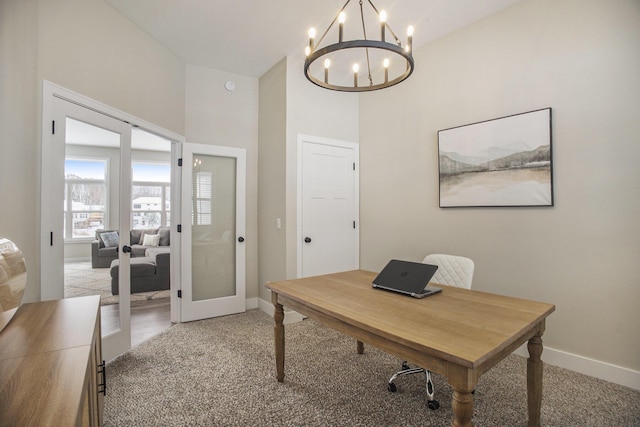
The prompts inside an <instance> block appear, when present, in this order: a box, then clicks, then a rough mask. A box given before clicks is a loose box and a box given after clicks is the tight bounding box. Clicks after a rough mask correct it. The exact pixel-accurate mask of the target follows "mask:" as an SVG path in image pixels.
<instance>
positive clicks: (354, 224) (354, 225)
mask: <svg viewBox="0 0 640 427" xmlns="http://www.w3.org/2000/svg"><path fill="white" fill-rule="evenodd" d="M353 228H354V230H355V228H356V222H355V221H353Z"/></svg>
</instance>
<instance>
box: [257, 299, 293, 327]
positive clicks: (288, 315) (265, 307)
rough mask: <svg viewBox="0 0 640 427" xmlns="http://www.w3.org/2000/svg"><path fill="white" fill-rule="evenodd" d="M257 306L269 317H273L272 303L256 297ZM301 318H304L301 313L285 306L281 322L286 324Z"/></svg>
mask: <svg viewBox="0 0 640 427" xmlns="http://www.w3.org/2000/svg"><path fill="white" fill-rule="evenodd" d="M258 308H259V309H260V310H262V311H264V312H265V313H267V314H268V315H269V316H271V317H273V313H274V312H275V311H276V310H275V308H274V307H273V304H271V303H270V302H269V301H265V300H263V299H262V298H258ZM302 320H304V316H303V315H302V314H300V313H298V312H296V311H293V310H287V307H285V310H284V321H283V322H282V323H283V324H285V325H288V324H289V323H296V322H300V321H302Z"/></svg>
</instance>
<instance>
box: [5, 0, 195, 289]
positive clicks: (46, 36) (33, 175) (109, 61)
mask: <svg viewBox="0 0 640 427" xmlns="http://www.w3.org/2000/svg"><path fill="white" fill-rule="evenodd" d="M0 47H1V50H0V59H1V60H0V87H1V88H2V94H1V95H0V138H1V139H0V153H1V154H0V178H1V180H0V181H1V183H2V185H0V200H2V202H1V203H2V208H1V209H0V235H3V236H7V237H10V238H12V239H13V240H14V241H15V242H16V243H17V244H18V245H19V246H20V247H21V248H22V249H23V251H24V253H25V257H26V260H27V264H28V268H29V273H28V284H27V289H26V292H25V301H35V300H38V299H39V298H40V265H39V261H40V250H39V244H40V230H39V228H40V161H41V159H40V151H41V148H40V147H41V142H40V128H41V122H40V114H41V103H42V99H41V92H42V80H43V79H46V80H49V81H51V82H53V83H56V84H58V85H60V86H63V87H65V88H67V89H70V90H72V91H75V92H78V93H81V94H82V95H85V96H88V97H90V98H93V99H95V100H97V101H100V102H102V103H105V104H107V105H110V106H111V107H115V108H118V109H120V110H123V111H125V112H127V113H129V114H132V115H134V116H137V117H140V118H142V119H144V120H147V121H149V122H151V123H154V124H156V125H158V126H161V127H163V128H165V129H169V130H172V131H174V132H176V133H179V134H184V120H185V118H184V111H185V107H184V102H185V71H184V64H183V63H182V61H181V60H180V59H179V58H177V57H176V56H175V55H174V54H172V53H171V52H169V50H168V49H166V48H165V47H164V46H162V45H161V44H159V43H158V42H156V41H155V40H153V39H152V38H151V37H150V36H149V35H148V34H146V33H145V32H143V31H142V30H140V29H139V28H137V27H135V26H134V25H133V24H132V23H131V22H130V21H129V20H128V19H126V18H124V17H123V16H122V15H120V14H119V13H117V12H116V11H115V10H113V9H112V8H111V7H109V6H107V5H106V4H105V3H104V2H103V1H101V0H19V1H18V0H3V1H2V2H0Z"/></svg>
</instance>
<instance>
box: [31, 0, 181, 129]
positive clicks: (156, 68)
mask: <svg viewBox="0 0 640 427" xmlns="http://www.w3.org/2000/svg"><path fill="white" fill-rule="evenodd" d="M38 4H39V17H40V18H39V38H38V42H39V69H40V70H39V76H38V77H39V78H41V79H46V80H49V81H50V82H53V83H55V84H58V85H60V86H63V87H65V88H67V89H71V90H73V91H76V92H78V93H80V94H82V95H85V96H88V97H89V98H92V99H95V100H97V101H100V102H102V103H104V104H107V105H109V106H110V107H113V108H117V109H119V110H121V111H124V112H126V113H128V114H131V115H133V116H136V117H139V118H141V119H144V120H146V121H148V122H150V123H153V124H156V125H158V126H161V127H163V128H165V129H168V130H171V131H173V132H176V133H178V134H180V135H184V131H185V128H184V126H185V125H184V120H185V118H184V108H185V67H184V63H183V62H182V60H180V59H179V58H178V57H177V56H176V55H175V54H173V53H172V52H170V51H169V50H168V49H167V48H165V47H164V46H163V45H161V44H160V43H158V42H157V41H156V40H154V39H153V38H151V36H149V35H148V34H147V33H145V32H144V31H142V30H141V29H140V28H138V27H136V26H135V25H133V23H132V22H131V21H129V19H127V18H126V17H124V16H123V15H121V14H120V13H119V12H117V11H116V10H115V9H113V8H111V7H110V6H108V5H107V4H106V3H105V2H104V1H102V0H40V1H39V2H38Z"/></svg>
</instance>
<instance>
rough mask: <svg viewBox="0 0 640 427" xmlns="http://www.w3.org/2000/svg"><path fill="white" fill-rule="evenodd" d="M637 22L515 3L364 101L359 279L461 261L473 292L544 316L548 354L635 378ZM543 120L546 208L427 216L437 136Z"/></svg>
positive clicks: (635, 11)
mask: <svg viewBox="0 0 640 427" xmlns="http://www.w3.org/2000/svg"><path fill="white" fill-rule="evenodd" d="M639 23H640V2H638V1H635V0H616V1H610V2H602V1H599V0H590V1H585V0H563V1H560V2H558V1H555V0H535V1H534V0H531V1H525V2H523V3H520V4H518V5H516V6H514V7H512V8H510V9H507V10H506V11H504V12H502V13H500V14H498V15H495V16H493V17H490V18H488V19H486V20H484V21H482V22H480V23H477V24H475V25H472V26H470V27H468V28H466V29H463V30H461V31H458V32H456V33H454V34H451V35H449V36H447V37H445V38H443V39H441V40H439V41H437V42H435V43H432V44H430V45H428V46H426V47H424V48H423V49H420V50H418V51H417V52H416V55H415V57H416V64H417V65H416V71H415V73H414V74H413V76H412V77H411V78H410V79H409V80H408V81H407V82H405V83H403V84H401V85H399V86H397V87H394V88H391V89H388V90H385V91H381V92H380V93H372V94H364V95H362V96H361V98H360V112H361V114H360V142H361V145H360V156H361V189H360V194H361V224H362V228H361V266H362V267H363V268H366V269H371V270H378V269H380V268H382V267H383V266H384V264H385V263H386V262H387V260H388V259H389V258H392V257H397V258H404V259H408V260H414V261H419V260H421V259H422V258H423V257H424V256H425V255H426V254H429V253H438V252H441V253H453V254H461V255H466V256H469V257H471V258H473V259H474V260H475V262H476V274H475V278H474V288H476V289H480V290H486V291H490V292H496V293H499V294H506V295H512V296H517V297H524V298H531V299H536V300H540V301H545V302H551V303H554V304H556V312H555V313H554V314H553V315H552V316H551V317H550V318H549V319H548V322H547V332H546V333H545V337H544V341H545V345H546V346H548V347H550V348H553V349H557V350H561V351H565V352H569V353H573V354H577V355H581V356H584V357H587V358H593V359H596V360H599V361H603V362H607V363H610V364H613V365H618V366H622V367H626V368H630V369H632V370H636V371H638V370H640V358H639V357H638V355H640V334H638V326H640V310H638V302H639V301H640V286H639V283H640V282H639V279H638V278H639V277H640V263H638V259H640V221H639V220H638V218H640V198H639V197H638V196H639V195H640V168H638V165H639V164H640V141H639V137H638V136H639V135H640V120H638V117H640V78H638V76H640V50H639V48H638V47H639V46H640V25H639ZM545 107H552V108H553V168H554V188H555V200H556V202H555V206H554V207H548V208H474V209H470V208H468V209H440V208H438V162H437V131H438V130H440V129H446V128H449V127H453V126H458V125H464V124H468V123H473V122H477V121H482V120H487V119H492V118H497V117H502V116H505V115H510V114H515V113H521V112H525V111H531V110H534V109H539V108H545Z"/></svg>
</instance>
